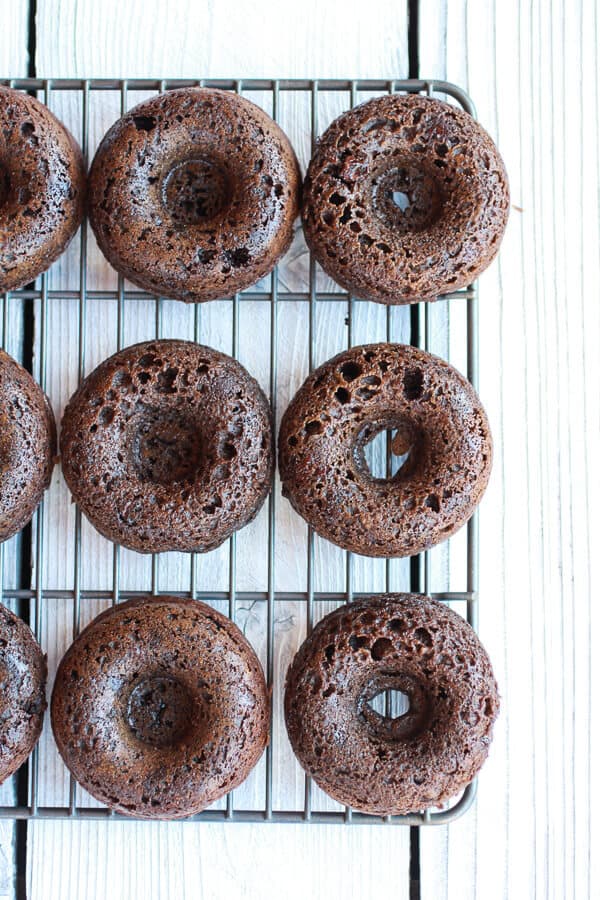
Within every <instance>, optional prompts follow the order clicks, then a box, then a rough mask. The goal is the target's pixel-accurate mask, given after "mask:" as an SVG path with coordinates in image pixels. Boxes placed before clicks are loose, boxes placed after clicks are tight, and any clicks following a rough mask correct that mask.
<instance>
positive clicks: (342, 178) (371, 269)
mask: <svg viewBox="0 0 600 900" xmlns="http://www.w3.org/2000/svg"><path fill="white" fill-rule="evenodd" d="M508 211H509V192H508V180H507V175H506V170H505V168H504V163H503V162H502V159H501V157H500V154H499V153H498V150H497V149H496V147H495V145H494V143H493V141H492V139H491V138H490V136H489V135H488V134H487V132H486V131H484V129H483V128H482V127H481V125H479V124H478V123H477V122H476V121H475V120H474V119H473V118H472V117H471V116H470V115H469V114H468V113H466V112H464V111H463V110H461V109H457V108H456V107H454V106H450V105H449V104H447V103H443V102H441V101H440V100H435V99H433V98H431V97H423V96H421V95H417V94H408V95H400V94H394V95H390V96H386V97H378V98H377V99H375V100H369V101H367V102H366V103H362V104H361V105H360V106H357V107H355V108H354V109H351V110H349V111H348V112H346V113H344V114H343V115H341V116H340V117H339V118H338V119H336V120H335V122H333V124H332V125H331V126H330V127H329V128H328V129H327V131H326V132H325V133H324V135H323V136H322V137H321V139H320V140H319V142H318V145H317V149H316V151H315V153H314V155H313V158H312V160H311V162H310V165H309V168H308V172H307V175H306V180H305V183H304V193H303V208H302V221H303V225H304V233H305V236H306V241H307V243H308V245H309V247H310V248H311V249H312V251H313V252H314V254H315V256H316V258H317V260H318V261H319V263H320V264H321V266H322V267H323V268H324V269H325V271H326V272H327V273H328V274H329V275H330V276H331V277H332V278H334V279H335V281H337V283H338V284H340V285H341V286H342V287H343V288H345V289H346V290H347V291H349V292H350V293H351V294H353V295H354V296H356V297H359V298H362V299H365V300H375V301H377V302H380V303H388V304H398V303H414V302H416V301H418V300H435V299H436V297H437V296H439V295H440V294H444V293H448V292H449V291H456V290H458V289H459V288H462V287H465V286H466V285H468V284H470V283H471V282H472V281H474V280H475V279H476V278H477V276H478V275H479V274H480V273H481V272H483V270H484V269H486V268H487V266H488V265H489V264H490V263H491V262H492V260H493V259H494V257H495V256H496V253H497V252H498V249H499V247H500V242H501V240H502V235H503V234H504V229H505V227H506V221H507V218H508Z"/></svg>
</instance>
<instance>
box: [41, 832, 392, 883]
mask: <svg viewBox="0 0 600 900" xmlns="http://www.w3.org/2000/svg"><path fill="white" fill-rule="evenodd" d="M167 835H168V837H167ZM399 837H400V835H399V831H398V829H396V828H388V829H385V828H376V829H373V828H370V827H366V828H363V827H359V826H357V827H356V828H347V829H345V828H340V827H337V826H323V825H311V826H307V827H305V826H294V825H291V826H288V825H285V826H279V827H278V826H273V825H256V826H246V825H211V826H210V827H205V826H202V827H197V826H190V825H189V824H187V825H186V824H181V823H176V822H174V823H170V824H169V826H168V831H166V830H165V826H164V825H160V824H155V823H144V826H143V827H139V826H137V825H136V824H134V823H121V822H112V823H91V822H78V823H73V822H57V823H53V824H52V825H51V827H50V828H44V829H42V828H40V827H39V826H36V828H35V829H32V835H31V845H30V854H29V856H30V861H31V862H30V866H29V870H28V884H27V896H28V898H32V900H33V898H37V897H42V896H43V897H44V900H81V897H82V896H85V897H86V898H107V897H110V898H111V900H170V898H177V900H198V898H201V900H226V898H236V900H237V898H239V900H258V898H260V900H279V898H281V897H286V898H289V900H306V898H309V897H310V898H313V897H315V898H316V897H323V898H325V897H336V898H337V897H347V898H348V900H365V898H367V900H369V898H375V897H379V896H381V893H382V891H384V890H385V891H387V892H388V894H389V895H391V896H394V897H405V896H408V894H407V893H406V892H405V889H404V883H405V881H406V878H405V874H406V873H405V872H404V870H403V867H402V866H400V865H399V860H398V841H399ZM296 858H300V859H302V860H303V865H302V866H299V865H298V866H296V865H295V862H294V861H295V860H296ZM42 885H43V893H42V887H41V886H42ZM82 890H83V891H84V892H85V894H84V895H82Z"/></svg>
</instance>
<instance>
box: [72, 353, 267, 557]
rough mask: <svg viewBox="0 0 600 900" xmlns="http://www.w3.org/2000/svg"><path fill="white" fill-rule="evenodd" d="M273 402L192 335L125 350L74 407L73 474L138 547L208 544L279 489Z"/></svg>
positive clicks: (78, 496)
mask: <svg viewBox="0 0 600 900" xmlns="http://www.w3.org/2000/svg"><path fill="white" fill-rule="evenodd" d="M273 455H274V454H273V438H272V433H271V412H270V408H269V404H268V402H267V399H266V397H265V395H264V394H263V392H262V390H261V389H260V387H259V385H258V383H257V382H256V381H255V380H254V378H252V376H251V375H249V374H248V372H247V371H246V369H244V367H243V366H242V365H241V364H240V363H238V362H237V361H236V360H235V359H232V358H231V357H230V356H226V355H225V354H224V353H219V352H218V351H217V350H212V349H211V348H210V347H203V346H200V345H198V344H194V343H191V342H190V341H177V340H159V341H150V342H147V343H142V344H135V345H134V346H132V347H127V348H126V349H125V350H121V351H119V352H118V353H115V354H114V356H111V357H110V358H109V359H107V360H105V361H104V362H103V363H101V364H100V365H99V366H98V368H97V369H95V370H94V371H93V372H92V373H91V374H90V375H88V377H87V378H86V379H85V380H84V381H83V383H82V384H81V385H80V387H79V389H78V390H77V391H76V393H75V394H74V395H73V397H72V398H71V400H70V401H69V404H68V406H67V408H66V410H65V414H64V417H63V421H62V430H61V456H62V468H63V474H64V476H65V480H66V482H67V484H68V486H69V488H70V490H71V493H72V494H73V497H74V498H75V500H76V501H77V503H78V504H79V506H80V507H81V510H82V512H83V513H84V514H85V515H86V516H87V518H88V519H89V520H90V522H91V523H92V525H93V526H94V527H95V528H96V529H97V530H98V531H99V532H100V533H101V534H103V535H104V536H105V537H107V538H108V539H109V540H111V541H115V542H116V543H117V544H122V545H123V546H124V547H129V548H130V549H132V550H137V551H138V552H140V553H151V552H152V553H157V552H159V551H163V550H183V551H192V550H195V551H199V552H202V553H204V552H206V551H207V550H212V549H214V548H215V547H218V546H219V544H222V543H223V541H225V540H226V539H227V538H228V537H230V536H231V535H232V534H233V532H234V531H237V530H238V529H239V528H242V527H243V526H244V525H247V524H248V522H250V521H251V520H252V519H253V518H254V516H255V515H256V514H257V512H258V510H259V509H260V507H261V506H262V504H263V502H264V500H265V497H266V496H267V494H268V492H269V490H270V486H271V474H272V470H273Z"/></svg>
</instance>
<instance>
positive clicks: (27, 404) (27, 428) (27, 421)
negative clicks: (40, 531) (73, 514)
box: [0, 350, 56, 541]
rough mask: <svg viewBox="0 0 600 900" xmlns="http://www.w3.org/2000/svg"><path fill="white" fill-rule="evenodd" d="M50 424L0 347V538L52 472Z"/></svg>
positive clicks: (13, 529) (21, 523) (40, 398)
mask: <svg viewBox="0 0 600 900" xmlns="http://www.w3.org/2000/svg"><path fill="white" fill-rule="evenodd" d="M55 453H56V425H55V422H54V414H53V412H52V409H51V407H50V404H49V403H48V400H47V398H46V396H45V394H44V392H43V391H42V389H41V388H40V386H39V385H38V384H36V382H35V381H34V380H33V378H32V377H31V375H30V374H29V372H27V371H26V370H25V369H24V368H23V366H21V365H19V363H18V362H17V361H16V360H15V359H13V358H12V356H9V355H8V353H5V352H4V350H0V541H6V540H7V539H8V538H10V537H12V536H13V534H16V533H17V532H18V531H20V530H21V529H22V528H24V527H25V525H27V523H28V522H29V520H30V519H31V517H32V515H33V513H34V512H35V510H36V509H37V506H38V504H39V502H40V500H41V499H42V495H43V493H44V491H45V490H46V488H47V487H48V485H49V484H50V479H51V477H52V469H53V467H54V455H55Z"/></svg>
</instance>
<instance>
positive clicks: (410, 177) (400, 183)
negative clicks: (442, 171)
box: [373, 163, 443, 234]
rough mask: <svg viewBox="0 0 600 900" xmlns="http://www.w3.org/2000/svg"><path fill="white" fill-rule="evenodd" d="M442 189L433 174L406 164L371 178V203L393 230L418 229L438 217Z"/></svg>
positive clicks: (428, 225)
mask: <svg viewBox="0 0 600 900" xmlns="http://www.w3.org/2000/svg"><path fill="white" fill-rule="evenodd" d="M442 201H443V197H442V193H441V191H440V189H439V187H438V185H437V182H436V180H435V178H433V177H432V176H431V175H429V174H427V173H426V172H424V171H423V170H422V169H420V168H418V167H417V166H414V165H411V164H408V163H407V164H406V165H400V166H396V167H394V168H393V169H388V170H387V171H385V172H383V173H382V174H381V175H379V176H378V177H377V178H375V179H374V182H373V206H374V209H375V211H376V212H377V214H378V215H379V217H380V218H381V219H383V221H384V222H385V224H386V225H387V226H388V227H389V228H392V229H393V230H394V231H396V232H400V233H401V234H402V233H406V232H409V231H410V232H419V231H424V230H425V229H426V228H429V227H430V226H431V225H432V224H433V223H434V222H436V221H437V219H439V217H440V214H441V211H442Z"/></svg>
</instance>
